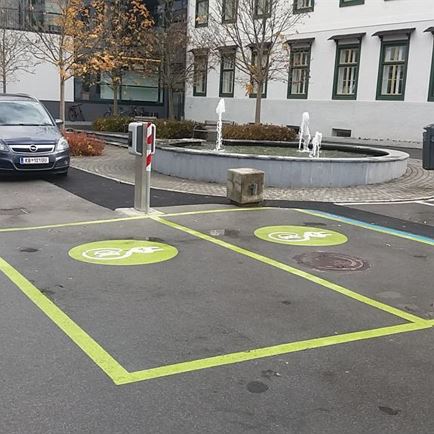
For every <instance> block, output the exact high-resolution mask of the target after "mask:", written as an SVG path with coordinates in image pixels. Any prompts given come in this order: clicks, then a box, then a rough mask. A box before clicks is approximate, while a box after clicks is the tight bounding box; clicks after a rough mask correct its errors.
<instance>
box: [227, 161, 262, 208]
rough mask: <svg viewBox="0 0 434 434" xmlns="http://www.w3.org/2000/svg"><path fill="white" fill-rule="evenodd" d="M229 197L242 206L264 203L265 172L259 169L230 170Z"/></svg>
mask: <svg viewBox="0 0 434 434" xmlns="http://www.w3.org/2000/svg"><path fill="white" fill-rule="evenodd" d="M227 173H228V174H227V184H226V186H227V197H228V199H230V200H231V201H232V202H234V203H236V204H240V205H244V204H248V203H258V202H262V198H263V193H264V172H263V171H262V170H257V169H248V168H240V169H229V170H228V172H227Z"/></svg>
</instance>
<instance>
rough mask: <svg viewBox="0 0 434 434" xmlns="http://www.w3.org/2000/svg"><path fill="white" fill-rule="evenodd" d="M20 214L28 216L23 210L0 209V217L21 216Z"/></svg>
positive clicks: (27, 212)
mask: <svg viewBox="0 0 434 434" xmlns="http://www.w3.org/2000/svg"><path fill="white" fill-rule="evenodd" d="M21 214H29V211H27V210H26V209H25V208H3V209H1V208H0V215H11V216H14V215H21Z"/></svg>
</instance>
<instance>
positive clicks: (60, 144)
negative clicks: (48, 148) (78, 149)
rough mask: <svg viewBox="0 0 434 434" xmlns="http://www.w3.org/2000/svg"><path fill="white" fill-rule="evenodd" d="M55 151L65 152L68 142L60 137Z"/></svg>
mask: <svg viewBox="0 0 434 434" xmlns="http://www.w3.org/2000/svg"><path fill="white" fill-rule="evenodd" d="M56 149H57V150H58V151H66V150H67V149H69V144H68V141H67V140H66V139H65V137H61V138H60V139H59V141H58V142H57V146H56Z"/></svg>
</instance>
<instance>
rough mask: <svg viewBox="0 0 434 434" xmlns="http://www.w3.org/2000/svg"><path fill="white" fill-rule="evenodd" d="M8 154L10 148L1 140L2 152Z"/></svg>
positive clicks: (0, 149) (0, 147)
mask: <svg viewBox="0 0 434 434" xmlns="http://www.w3.org/2000/svg"><path fill="white" fill-rule="evenodd" d="M2 151H3V152H8V151H9V146H8V145H7V144H6V143H5V142H3V141H1V140H0V152H2Z"/></svg>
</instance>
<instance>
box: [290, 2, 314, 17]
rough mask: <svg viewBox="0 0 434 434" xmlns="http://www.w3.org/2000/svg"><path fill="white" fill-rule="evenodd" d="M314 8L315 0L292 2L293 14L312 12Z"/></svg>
mask: <svg viewBox="0 0 434 434" xmlns="http://www.w3.org/2000/svg"><path fill="white" fill-rule="evenodd" d="M314 6H315V0H294V14H303V13H305V12H312V11H313V9H314Z"/></svg>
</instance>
